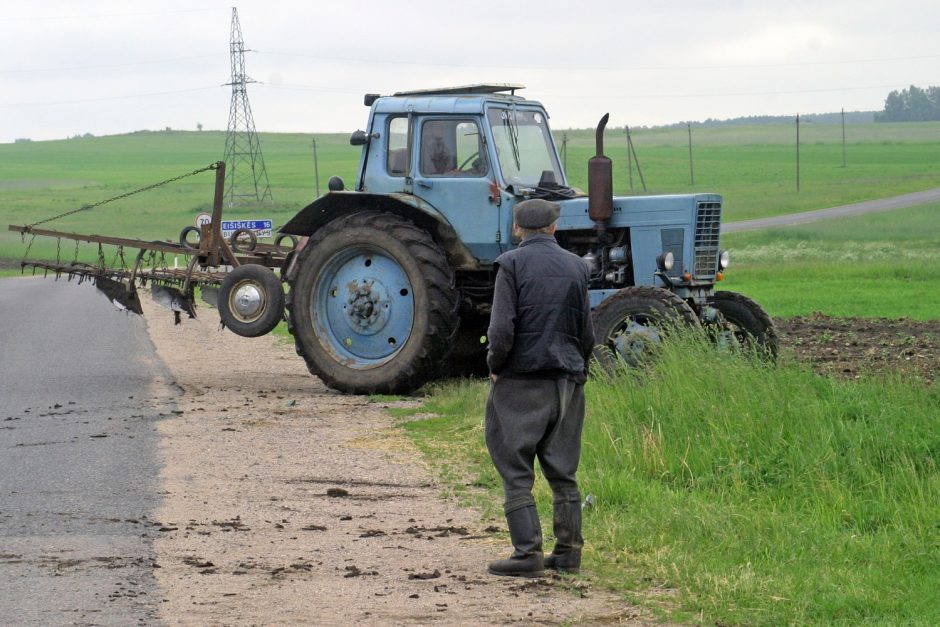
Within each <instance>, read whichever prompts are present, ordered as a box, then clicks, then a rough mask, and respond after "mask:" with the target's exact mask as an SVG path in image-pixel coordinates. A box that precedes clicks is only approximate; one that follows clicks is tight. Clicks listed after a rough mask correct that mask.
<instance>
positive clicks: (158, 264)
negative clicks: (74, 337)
mask: <svg viewBox="0 0 940 627" xmlns="http://www.w3.org/2000/svg"><path fill="white" fill-rule="evenodd" d="M210 170H214V171H215V194H214V198H213V203H212V215H211V219H210V221H209V222H208V223H207V224H203V225H201V226H200V227H198V228H197V227H187V228H185V229H183V231H182V233H181V235H180V240H179V243H174V242H171V241H146V240H139V239H129V238H124V237H111V236H106V235H88V234H81V233H71V232H66V231H56V230H50V229H44V228H37V226H38V225H40V224H44V223H46V222H51V221H53V220H56V219H58V218H62V217H65V216H67V215H72V214H74V213H78V212H79V211H85V210H88V209H93V208H95V207H98V206H100V205H103V204H105V203H108V202H112V201H115V200H118V199H121V198H126V197H128V196H131V195H133V194H137V193H140V192H144V191H147V190H150V189H154V188H156V187H159V186H162V185H166V184H169V183H172V182H174V181H178V180H180V179H182V178H185V177H188V176H193V175H197V174H200V173H202V172H206V171H210ZM224 184H225V163H224V162H222V161H219V162H216V163H213V164H210V165H208V166H206V167H204V168H200V169H198V170H195V171H193V172H191V173H188V174H184V175H181V176H177V177H174V178H171V179H167V180H166V181H161V182H159V183H155V184H153V185H148V186H146V187H143V188H141V189H138V190H134V191H132V192H128V193H126V194H121V195H120V196H115V197H113V198H109V199H106V200H103V201H100V202H97V203H94V204H91V205H85V206H83V207H80V208H78V209H74V210H71V211H67V212H65V213H62V214H59V215H57V216H53V217H51V218H47V219H44V220H41V221H39V222H35V223H33V224H29V225H25V226H17V225H9V230H10V231H14V232H18V233H20V234H21V236H22V237H23V239H24V241H26V239H27V238H29V244H28V246H27V249H26V254H25V255H24V258H23V260H22V261H21V262H20V267H21V269H22V270H23V271H25V270H26V269H27V268H30V269H32V271H33V274H36V273H38V272H40V271H41V272H42V273H43V275H44V276H48V275H49V274H53V275H55V277H56V278H57V279H58V278H60V277H62V276H65V277H66V278H67V279H68V280H69V281H71V280H73V279H77V281H78V283H84V282H86V281H89V282H91V283H92V284H94V285H95V286H96V287H97V288H98V290H99V291H101V292H102V293H103V294H104V295H105V296H106V297H107V298H108V300H110V301H111V302H112V303H114V305H115V306H116V307H118V308H119V309H124V310H127V311H131V312H133V313H136V314H139V315H142V314H143V309H142V307H141V303H140V297H139V295H138V288H141V287H146V286H149V289H150V292H151V296H152V298H153V300H154V302H156V303H158V304H160V305H162V306H164V307H166V308H167V309H170V310H171V311H173V314H174V316H175V320H176V323H177V324H179V323H180V319H181V314H182V313H186V314H187V315H188V316H189V317H190V318H195V317H196V307H195V293H196V288H199V291H200V293H201V296H202V299H203V300H204V301H205V302H206V303H208V304H210V305H212V306H213V307H218V308H219V310H220V315H221V318H222V322H223V324H224V325H226V326H229V327H230V328H232V330H233V331H235V332H236V333H239V334H240V335H262V334H263V333H267V331H269V330H270V328H268V329H266V330H264V331H262V332H258V331H259V330H260V328H256V327H257V324H258V323H259V322H263V324H264V325H265V326H271V328H273V326H274V325H276V324H277V321H279V320H280V318H281V316H282V315H283V313H282V312H283V298H284V296H283V290H281V289H280V279H279V278H277V276H276V275H275V274H274V272H273V270H274V269H280V268H282V267H283V266H284V264H285V262H286V261H287V260H288V259H289V257H290V255H291V253H292V252H293V250H294V248H295V247H296V244H297V240H296V238H294V237H293V236H284V235H281V236H279V237H278V239H277V240H275V243H274V244H273V245H272V244H266V243H261V242H258V241H257V240H256V238H255V236H254V233H252V232H250V231H247V230H246V229H240V230H238V231H236V232H234V233H233V234H232V237H231V238H230V239H229V240H228V241H226V239H225V238H224V237H223V235H222V226H221V225H222V212H223V196H224ZM191 231H197V232H198V236H199V239H198V242H195V243H190V241H188V239H187V236H188V235H189V232H191ZM36 237H49V238H55V239H56V240H57V241H59V242H60V245H59V248H61V241H62V240H68V241H74V242H75V248H76V258H75V259H73V260H72V261H70V262H63V261H62V260H61V258H60V255H59V254H57V255H56V257H57V258H56V260H55V261H44V260H30V259H28V258H27V257H28V255H29V250H30V248H31V247H32V243H33V240H34V239H35V238H36ZM246 238H247V241H246ZM285 239H288V240H289V245H288V246H286V247H285V246H282V245H281V242H282V241H284V240H285ZM82 242H85V243H90V244H96V245H97V246H98V259H97V261H96V262H95V263H84V262H80V261H78V260H77V255H78V247H79V245H80V244H81V243H82ZM105 246H113V247H115V253H114V255H113V256H112V258H111V259H110V261H109V260H108V259H107V257H106V255H105V253H104V247H105ZM125 249H135V250H137V251H139V252H138V253H137V255H136V257H135V258H134V261H133V263H128V262H127V260H126V258H125V253H124V251H125ZM168 255H169V256H171V257H172V259H173V263H172V264H170V263H168ZM180 257H182V258H183V259H184V263H183V264H182V265H180V264H179V262H178V260H179V258H180ZM273 285H276V286H277V288H278V289H277V290H274V291H276V292H278V293H276V294H269V293H267V292H269V291H271V289H272V286H273ZM222 292H225V293H226V298H224V299H221V300H220V293H222ZM279 303H280V304H279ZM278 307H280V309H279V310H278V309H277V308H278ZM275 314H276V315H275ZM262 319H263V320H262ZM272 320H273V324H271V322H272ZM240 330H241V331H242V332H239V331H240ZM244 331H248V333H245V332H244Z"/></svg>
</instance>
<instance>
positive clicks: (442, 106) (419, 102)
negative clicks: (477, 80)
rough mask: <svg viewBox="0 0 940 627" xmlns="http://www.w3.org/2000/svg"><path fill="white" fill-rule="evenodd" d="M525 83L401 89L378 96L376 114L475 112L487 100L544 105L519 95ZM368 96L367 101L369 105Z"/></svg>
mask: <svg viewBox="0 0 940 627" xmlns="http://www.w3.org/2000/svg"><path fill="white" fill-rule="evenodd" d="M524 88H525V87H524V86H523V85H515V84H511V83H498V84H497V83H491V84H478V85H463V86H459V87H444V88H440V89H421V90H415V91H399V92H396V93H395V94H393V95H391V96H381V97H376V99H375V100H374V101H373V102H374V104H373V105H372V106H373V107H374V109H373V111H374V113H382V114H388V113H392V114H394V113H403V112H406V111H412V112H414V113H441V114H462V115H472V114H479V113H482V112H483V110H484V108H485V107H486V103H487V102H503V103H506V104H510V103H517V104H526V105H536V106H540V105H539V103H538V102H535V101H532V100H526V99H525V98H523V97H522V96H517V95H515V92H516V90H517V89H524ZM368 98H369V97H368V96H367V101H366V103H367V104H369V100H368Z"/></svg>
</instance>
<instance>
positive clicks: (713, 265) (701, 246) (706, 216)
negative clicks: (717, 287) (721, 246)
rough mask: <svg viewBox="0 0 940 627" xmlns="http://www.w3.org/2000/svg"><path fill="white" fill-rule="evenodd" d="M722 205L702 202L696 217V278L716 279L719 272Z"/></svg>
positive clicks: (699, 204)
mask: <svg viewBox="0 0 940 627" xmlns="http://www.w3.org/2000/svg"><path fill="white" fill-rule="evenodd" d="M720 231H721V203H720V202H700V203H698V212H697V214H696V216H695V277H696V278H699V279H705V278H710V277H714V276H715V273H716V272H717V271H718V236H719V234H720Z"/></svg>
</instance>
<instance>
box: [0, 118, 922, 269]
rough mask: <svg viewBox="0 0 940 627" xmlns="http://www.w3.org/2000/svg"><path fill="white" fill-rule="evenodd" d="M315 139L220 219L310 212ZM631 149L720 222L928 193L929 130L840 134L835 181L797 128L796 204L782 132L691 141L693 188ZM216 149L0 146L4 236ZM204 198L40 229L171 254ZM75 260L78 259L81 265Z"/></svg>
mask: <svg viewBox="0 0 940 627" xmlns="http://www.w3.org/2000/svg"><path fill="white" fill-rule="evenodd" d="M564 133H567V135H568V137H569V141H568V149H567V152H568V157H567V161H568V170H569V176H570V178H571V182H572V183H573V184H574V185H576V186H579V187H581V188H586V185H587V180H586V179H587V168H586V162H587V159H588V158H589V157H590V156H592V155H593V154H594V134H593V131H589V130H577V131H566V132H565V131H558V132H556V136H557V137H558V142H559V145H560V143H561V139H560V138H561V136H562V135H563V134H564ZM315 137H316V139H317V142H318V155H319V166H320V167H319V172H320V189H321V192H323V191H325V190H326V181H327V179H328V178H329V177H330V176H331V175H334V174H336V175H339V176H341V177H343V179H344V180H345V181H346V182H347V185H349V186H351V185H353V184H354V181H355V173H356V168H357V166H358V159H359V149H358V148H354V147H352V146H350V145H349V143H348V135H347V134H332V135H316V136H315ZM606 137H607V140H606V141H607V144H606V146H607V148H606V152H607V154H608V155H609V156H610V157H611V158H612V159H613V160H614V175H615V191H616V193H618V194H628V193H631V190H630V186H629V178H628V176H627V155H626V142H625V139H624V138H625V136H624V135H623V133H622V129H609V130H608V132H607V135H606ZM313 138H314V136H313V135H308V134H262V136H261V140H262V148H263V151H264V158H265V163H266V166H267V171H268V175H269V178H270V182H271V188H272V191H273V195H274V203H273V204H272V205H270V206H266V207H263V208H261V209H258V208H252V207H245V208H240V209H237V210H229V211H227V212H226V216H227V217H230V218H250V217H270V218H272V219H273V220H274V221H275V223H283V222H286V221H287V220H288V219H289V218H290V217H291V216H292V215H293V214H294V213H295V212H296V211H297V210H298V209H300V208H302V207H303V206H304V205H306V204H307V203H308V202H310V201H311V200H312V199H313V198H314V197H315V195H316V194H315V189H316V186H315V181H314V176H313V171H314V168H313V151H312V145H311V140H312V139H313ZM633 139H634V145H635V147H636V151H637V155H638V158H639V160H640V164H641V166H642V168H643V173H644V176H645V178H646V181H647V184H648V186H649V193H685V192H690V191H709V192H716V193H720V194H722V195H724V197H725V216H726V219H728V220H730V221H734V220H743V219H749V218H754V217H760V216H767V215H775V214H780V213H789V212H793V211H804V210H808V209H818V208H823V207H828V206H833V205H839V204H846V203H849V202H854V201H858V200H865V199H871V198H878V197H886V196H892V195H896V194H900V193H905V192H911V191H918V190H922V189H928V188H931V187H937V186H940V150H938V146H940V123H922V124H866V125H850V126H849V127H848V130H847V142H848V145H847V167H845V168H843V167H841V165H842V147H841V127H838V126H831V125H804V129H803V132H802V140H801V144H802V146H803V154H802V185H801V191H800V193H797V192H796V190H795V147H794V135H793V129H792V128H790V127H785V126H773V125H770V126H744V127H708V128H696V129H693V141H694V149H693V154H694V162H695V185H694V186H692V185H690V183H689V170H688V147H687V145H686V143H685V142H687V140H688V136H687V134H686V132H685V130H684V129H672V130H645V129H639V130H636V131H635V132H634V136H633ZM224 146H225V135H224V134H223V133H219V132H201V133H200V132H181V131H170V132H139V133H133V134H129V135H118V136H109V137H100V138H84V139H69V140H61V141H48V142H24V143H17V144H0V216H2V217H3V220H2V222H3V223H4V224H30V223H33V222H35V221H38V220H40V219H43V218H46V217H50V216H53V215H56V214H59V213H62V212H64V211H68V210H71V209H76V208H78V207H81V206H82V205H84V204H87V203H93V202H98V201H100V200H103V199H106V198H111V197H113V196H116V195H119V194H123V193H126V192H129V191H132V190H134V189H137V188H140V187H143V186H145V185H149V184H151V183H155V182H158V181H162V180H164V179H167V178H171V177H175V176H178V175H180V174H184V173H187V172H191V171H193V170H195V169H197V168H200V167H202V166H205V165H207V164H209V163H211V162H214V161H216V160H218V159H219V158H221V156H222V153H223V151H224ZM634 178H635V184H634V188H633V192H634V193H641V192H642V188H641V187H640V185H639V180H638V178H637V177H636V176H635V177H634ZM212 185H213V182H212V174H211V173H204V174H201V175H199V176H197V177H192V178H187V179H184V180H182V181H179V182H177V183H174V184H172V185H168V186H165V187H161V188H159V189H157V190H153V191H150V192H146V193H143V194H140V195H136V196H133V197H131V198H128V199H124V200H121V201H118V202H115V203H111V204H108V205H104V206H102V207H100V208H98V209H94V210H92V211H88V212H82V213H79V214H77V215H75V216H71V217H69V218H65V219H62V220H58V221H55V222H52V223H50V224H48V225H47V226H49V228H54V229H57V230H66V231H68V230H75V231H79V232H91V233H99V234H108V235H123V236H130V237H139V238H143V239H170V240H174V241H175V240H176V238H177V235H178V233H179V232H180V230H181V229H182V228H183V227H185V226H188V225H189V224H191V223H192V220H193V218H194V217H195V215H196V213H198V212H199V211H203V210H207V209H208V208H210V206H211V202H212V189H213V187H212ZM259 212H261V213H263V215H260V213H259ZM24 249H25V247H24V246H23V245H22V244H21V242H20V238H19V236H18V235H16V234H13V233H9V232H7V231H5V230H3V231H2V232H0V258H18V257H20V256H21V255H22V253H23V251H24ZM33 252H35V253H37V254H39V255H42V256H48V255H55V252H56V250H55V245H54V243H53V242H45V241H42V240H40V239H37V241H36V243H35V244H34V248H33ZM73 253H74V251H69V252H68V253H67V254H70V255H71V254H73ZM60 254H65V253H61V251H60ZM83 254H84V255H85V256H84V259H85V260H88V259H89V255H91V253H83Z"/></svg>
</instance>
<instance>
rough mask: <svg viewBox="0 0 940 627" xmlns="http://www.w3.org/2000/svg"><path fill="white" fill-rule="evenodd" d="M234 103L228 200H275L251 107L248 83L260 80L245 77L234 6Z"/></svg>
mask: <svg viewBox="0 0 940 627" xmlns="http://www.w3.org/2000/svg"><path fill="white" fill-rule="evenodd" d="M229 50H230V52H231V56H232V80H231V81H230V82H228V83H225V85H231V86H232V104H231V107H230V108H229V116H228V134H227V135H226V137H225V198H226V199H227V202H228V205H229V206H233V205H236V204H241V202H253V201H254V202H264V201H265V200H271V186H270V184H269V183H268V172H267V170H266V169H265V167H264V157H263V156H262V155H261V140H260V139H258V133H257V132H255V120H254V117H253V116H252V115H251V105H250V104H248V84H249V83H257V82H258V81H256V80H253V79H251V78H249V77H248V76H247V75H246V74H245V52H246V50H245V41H244V39H242V28H241V24H239V22H238V9H236V8H235V7H232V36H231V40H230V42H229Z"/></svg>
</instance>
